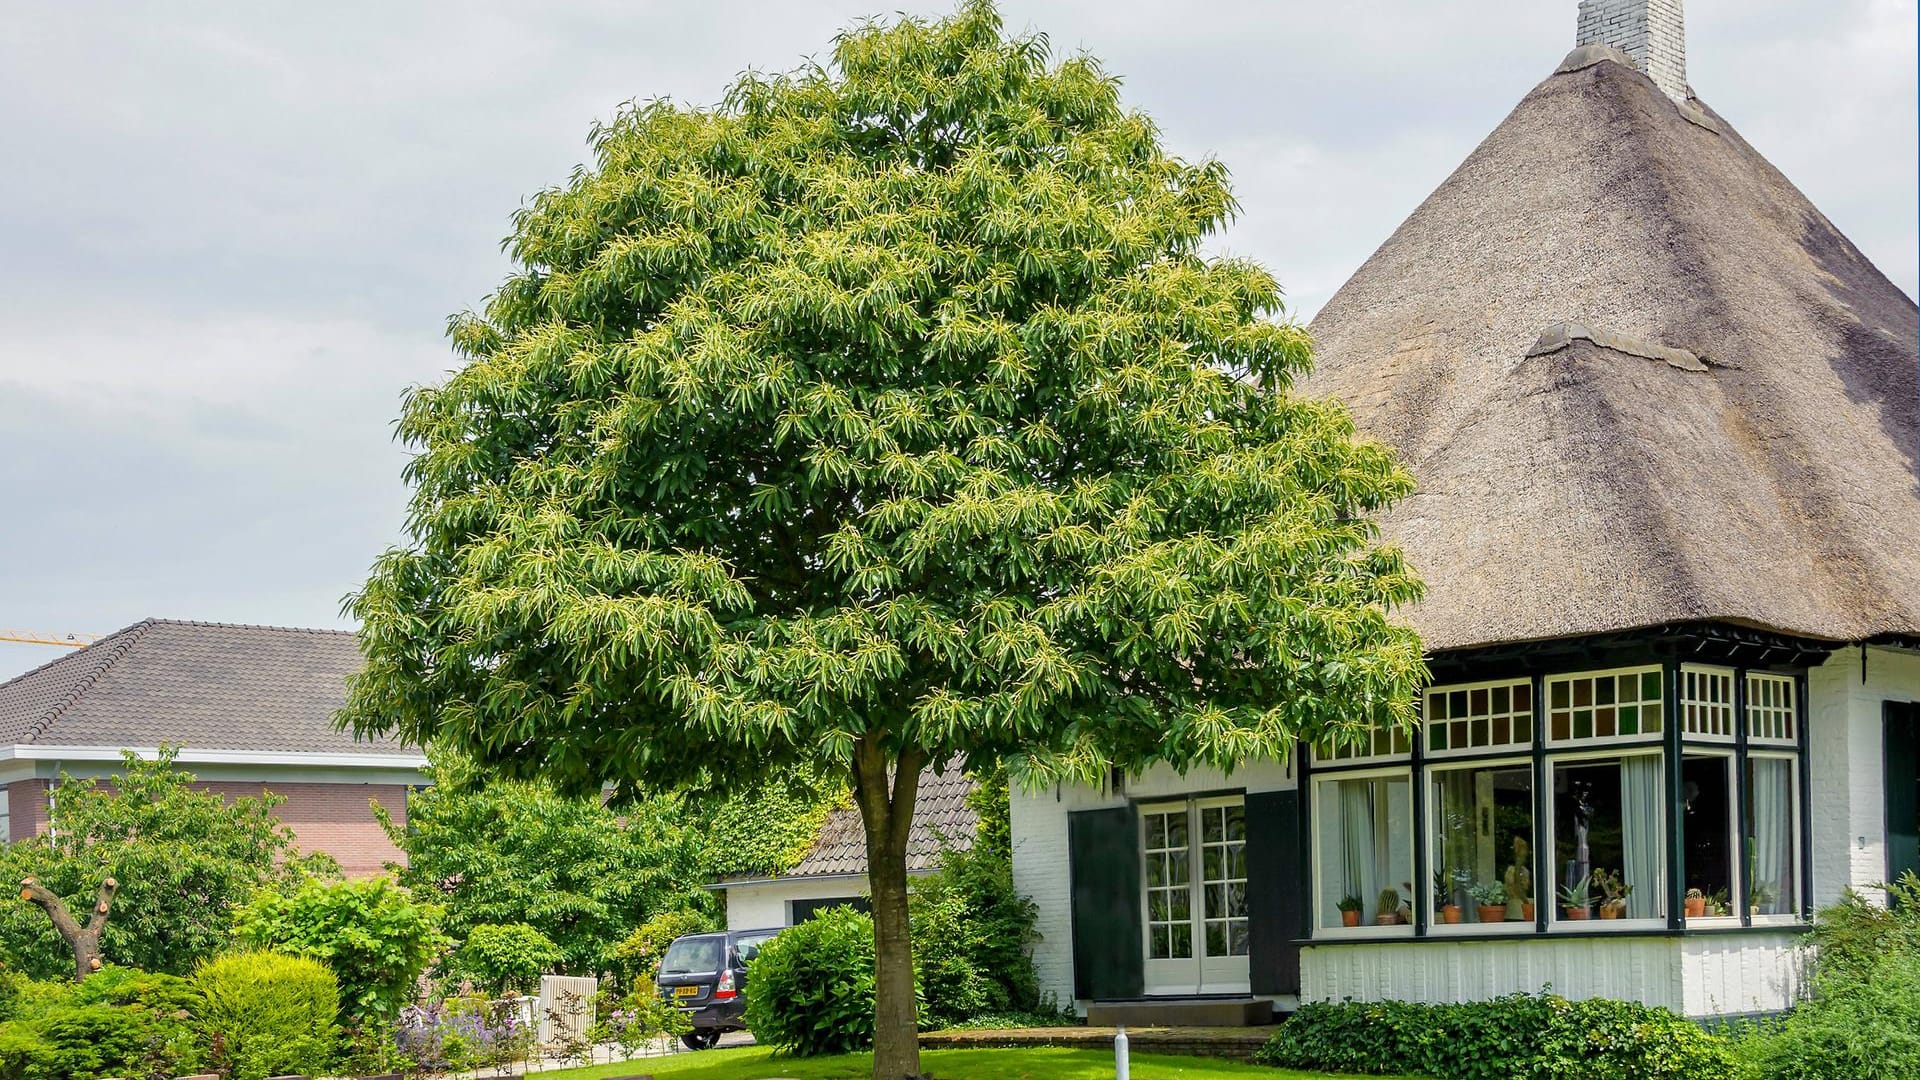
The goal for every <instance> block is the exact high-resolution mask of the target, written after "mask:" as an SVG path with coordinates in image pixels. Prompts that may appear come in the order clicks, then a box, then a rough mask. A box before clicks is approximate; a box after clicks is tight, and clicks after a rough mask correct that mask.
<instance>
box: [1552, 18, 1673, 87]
mask: <svg viewBox="0 0 1920 1080" xmlns="http://www.w3.org/2000/svg"><path fill="white" fill-rule="evenodd" d="M1577 44H1580V45H1611V46H1613V47H1614V48H1616V49H1619V50H1620V51H1622V52H1624V53H1626V54H1627V55H1628V56H1630V57H1632V58H1633V62H1634V65H1635V66H1636V67H1638V68H1639V69H1640V70H1641V71H1644V72H1646V73H1647V76H1648V77H1649V78H1651V79H1652V80H1653V81H1654V85H1656V86H1658V87H1660V89H1661V90H1663V91H1665V92H1666V94H1667V96H1668V97H1670V98H1672V99H1674V100H1675V101H1685V100H1687V27H1686V17H1685V14H1684V13H1683V12H1682V10H1681V0H1580V29H1579V41H1578V42H1577Z"/></svg>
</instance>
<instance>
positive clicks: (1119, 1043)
mask: <svg viewBox="0 0 1920 1080" xmlns="http://www.w3.org/2000/svg"><path fill="white" fill-rule="evenodd" d="M1129 1071H1130V1067H1129V1064H1128V1062H1127V1025H1125V1024H1121V1025H1120V1026H1119V1028H1117V1029H1116V1030H1115V1032H1114V1036H1113V1080H1130V1077H1129V1075H1128V1073H1129Z"/></svg>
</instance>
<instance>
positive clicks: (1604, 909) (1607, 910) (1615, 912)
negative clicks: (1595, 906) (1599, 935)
mask: <svg viewBox="0 0 1920 1080" xmlns="http://www.w3.org/2000/svg"><path fill="white" fill-rule="evenodd" d="M1626 910H1627V905H1625V904H1601V905H1600V917H1601V918H1603V919H1617V918H1619V917H1620V916H1621V915H1623V914H1625V913H1626Z"/></svg>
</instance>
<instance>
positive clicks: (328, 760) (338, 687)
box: [0, 619, 427, 876]
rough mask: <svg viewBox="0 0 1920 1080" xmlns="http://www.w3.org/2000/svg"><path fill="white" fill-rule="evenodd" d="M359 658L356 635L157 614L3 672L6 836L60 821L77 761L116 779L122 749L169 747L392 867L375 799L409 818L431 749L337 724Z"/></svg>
mask: <svg viewBox="0 0 1920 1080" xmlns="http://www.w3.org/2000/svg"><path fill="white" fill-rule="evenodd" d="M360 665H361V658H360V650H359V648H358V646H357V645H356V644H355V641H354V636H353V635H352V634H350V633H344V632H340V631H333V630H287V629H279V628H274V627H263V626H230V625H223V624H219V623H203V622H177V621H173V620H168V619H148V620H147V621H145V622H140V623H135V624H134V625H132V626H129V627H127V628H126V629H124V630H121V631H119V632H118V633H115V634H110V635H108V636H107V637H105V638H102V639H101V640H99V641H98V642H95V643H94V644H92V645H89V646H87V647H86V648H84V649H81V650H79V651H78V652H74V653H71V654H68V655H66V656H63V657H61V658H60V659H58V660H55V661H53V662H52V663H50V664H46V665H44V666H42V667H39V668H36V669H34V670H32V671H29V672H27V673H26V674H24V675H21V676H19V677H18V678H15V679H12V680H10V681H8V682H6V683H0V836H3V837H5V838H7V839H9V840H20V839H24V838H26V837H29V836H33V835H34V834H36V833H39V832H44V831H45V830H46V828H47V825H48V818H49V810H50V807H51V808H52V810H53V821H54V824H55V825H56V826H57V825H58V820H59V819H58V812H57V807H58V801H59V792H58V787H57V781H58V778H59V776H60V774H61V773H62V772H63V771H64V772H66V773H67V774H69V775H72V776H76V777H81V776H99V777H104V776H109V775H111V774H112V773H114V772H115V771H116V770H117V767H118V765H119V763H120V760H121V751H123V750H133V751H136V752H138V753H140V754H143V755H146V756H151V755H152V754H153V753H154V752H155V751H156V749H157V748H158V747H160V746H162V745H169V746H177V747H179V754H178V756H177V757H176V758H175V759H174V760H175V761H177V762H178V763H179V764H180V765H181V766H182V767H183V768H185V769H186V770H188V771H190V772H192V773H193V774H194V775H195V776H196V777H197V778H198V780H199V786H201V787H203V788H207V789H209V790H214V791H219V792H221V793H222V794H225V795H228V796H230V797H231V796H239V795H258V794H260V792H261V791H262V790H263V789H266V790H271V791H273V792H274V793H275V794H278V795H281V796H283V797H285V799H286V801H285V802H283V803H281V804H280V806H279V807H278V808H277V809H276V810H275V813H276V814H278V815H279V818H280V820H281V821H283V822H285V823H286V824H287V826H288V827H289V828H291V829H292V830H293V833H294V836H295V837H296V838H297V840H298V842H299V844H300V846H301V847H302V848H303V849H305V850H309V851H324V852H326V853H327V854H329V855H332V856H333V857H334V858H335V859H337V860H339V862H340V865H341V867H342V868H343V869H344V870H345V871H346V872H347V873H348V874H350V875H355V876H363V875H368V874H375V873H378V872H380V870H381V867H382V866H383V864H385V863H386V862H388V861H390V860H397V859H399V858H400V857H401V855H400V851H399V849H398V848H396V847H394V845H393V844H392V842H391V841H390V840H388V838H387V835H386V833H385V832H384V831H383V830H382V829H381V827H380V825H379V823H378V822H377V821H376V820H375V819H374V816H373V812H372V809H371V807H370V805H369V800H374V799H377V800H379V802H380V804H381V805H382V806H383V807H385V808H386V809H387V810H388V811H389V812H390V813H391V814H393V816H394V819H395V820H396V821H402V822H404V821H405V819H406V810H407V790H408V788H409V787H412V786H415V785H419V784H424V783H426V782H427V777H426V775H425V774H424V772H423V771H422V770H423V769H424V768H425V766H426V758H425V756H424V755H422V754H420V753H419V752H418V751H415V750H410V749H407V748H404V747H401V746H399V745H397V744H395V743H392V742H387V741H375V742H359V741H356V740H355V739H354V737H353V736H352V734H350V733H346V732H341V731H337V730H335V728H334V726H333V714H334V713H335V711H337V710H338V709H339V708H340V706H341V705H342V704H343V703H344V702H345V700H346V689H347V688H346V680H347V676H349V675H351V674H353V673H354V672H356V671H358V670H359V669H360Z"/></svg>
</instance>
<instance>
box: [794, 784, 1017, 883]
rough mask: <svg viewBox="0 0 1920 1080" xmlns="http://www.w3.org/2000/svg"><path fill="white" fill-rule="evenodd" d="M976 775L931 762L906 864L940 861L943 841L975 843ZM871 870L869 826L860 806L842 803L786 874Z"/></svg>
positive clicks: (956, 845) (959, 845) (929, 865)
mask: <svg viewBox="0 0 1920 1080" xmlns="http://www.w3.org/2000/svg"><path fill="white" fill-rule="evenodd" d="M973 787H974V784H973V778H972V777H970V776H968V775H967V774H966V773H964V772H962V771H960V767H959V766H958V765H954V766H951V767H949V768H948V770H947V771H946V772H945V773H936V772H934V771H933V769H932V768H931V767H929V768H928V769H927V770H926V771H924V772H922V773H921V774H920V791H919V793H918V795H919V797H918V798H917V799H916V800H915V801H914V807H913V832H912V833H911V834H909V835H908V837H907V869H908V870H931V869H933V868H934V867H935V866H936V865H938V863H939V861H940V851H941V849H942V848H943V847H948V848H953V849H955V850H957V851H965V850H967V849H968V848H971V847H972V846H973V833H974V830H975V828H977V827H978V825H979V823H980V822H979V815H977V814H975V813H974V812H973V808H972V807H970V806H968V805H967V796H968V795H969V794H970V793H971V792H972V791H973ZM866 872H867V840H866V830H865V829H864V828H862V827H861V824H860V809H859V808H858V807H854V806H844V807H841V808H839V809H837V810H835V811H833V812H832V813H830V814H828V815H827V820H826V821H825V823H823V824H822V825H821V826H820V835H818V836H816V837H814V839H813V847H811V848H809V849H807V854H806V855H805V856H804V857H802V858H801V860H800V862H799V863H798V864H796V865H795V866H794V868H793V869H792V870H789V871H788V872H787V873H786V874H784V875H783V876H785V877H805V876H808V875H820V874H864V873H866Z"/></svg>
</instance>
